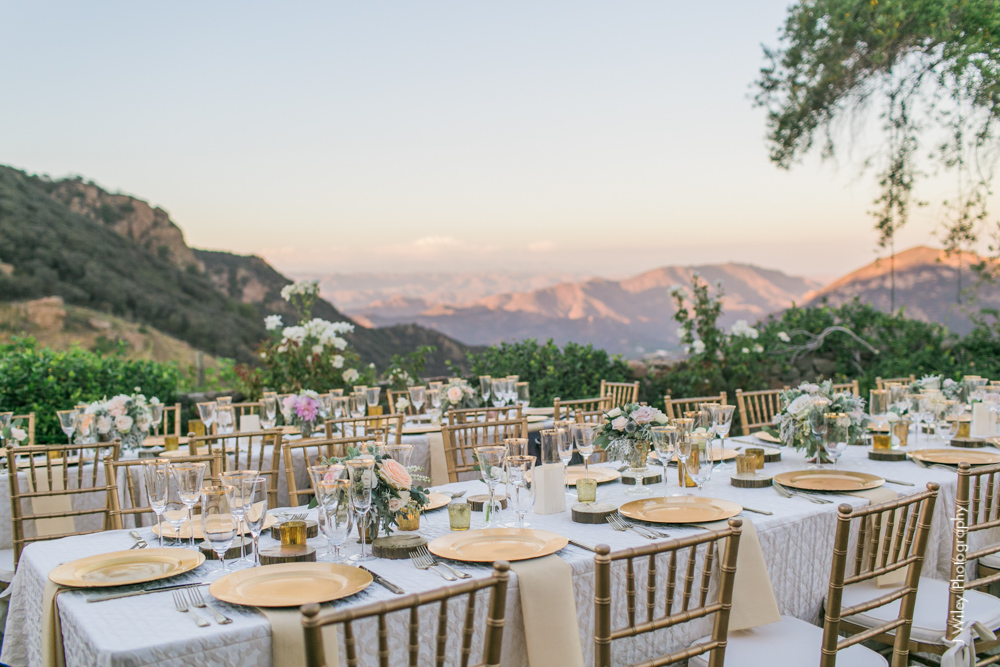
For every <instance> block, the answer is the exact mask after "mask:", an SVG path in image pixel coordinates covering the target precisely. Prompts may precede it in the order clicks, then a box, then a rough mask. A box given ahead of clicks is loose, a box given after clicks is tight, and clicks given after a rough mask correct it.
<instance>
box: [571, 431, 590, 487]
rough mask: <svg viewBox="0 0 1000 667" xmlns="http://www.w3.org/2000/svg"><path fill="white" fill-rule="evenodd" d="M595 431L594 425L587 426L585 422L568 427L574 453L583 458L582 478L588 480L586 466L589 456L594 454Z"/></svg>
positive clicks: (588, 472) (587, 468) (588, 473)
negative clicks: (574, 447) (576, 452)
mask: <svg viewBox="0 0 1000 667" xmlns="http://www.w3.org/2000/svg"><path fill="white" fill-rule="evenodd" d="M596 431H597V425H596V424H588V423H586V422H578V423H575V424H570V427H569V432H570V435H571V436H572V440H573V444H574V445H575V446H576V451H578V452H580V457H581V458H583V476H584V477H585V478H587V479H589V478H590V468H589V467H588V466H589V462H590V455H591V454H593V453H594V433H595V432H596Z"/></svg>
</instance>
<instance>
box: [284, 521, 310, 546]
mask: <svg viewBox="0 0 1000 667" xmlns="http://www.w3.org/2000/svg"><path fill="white" fill-rule="evenodd" d="M278 532H279V534H280V535H281V546H283V547H293V546H300V545H303V544H305V543H306V522H305V521H286V522H285V523H283V524H281V526H280V527H279V531H278Z"/></svg>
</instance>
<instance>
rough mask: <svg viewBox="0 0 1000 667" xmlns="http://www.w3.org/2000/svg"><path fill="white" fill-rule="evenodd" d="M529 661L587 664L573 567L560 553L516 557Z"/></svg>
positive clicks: (544, 665)
mask: <svg viewBox="0 0 1000 667" xmlns="http://www.w3.org/2000/svg"><path fill="white" fill-rule="evenodd" d="M510 569H512V570H513V571H514V573H515V574H516V575H517V587H518V590H519V591H520V594H521V614H522V616H523V617H524V637H525V644H526V648H527V652H528V664H529V665H532V666H533V667H548V666H549V665H560V666H561V667H583V649H582V647H581V646H580V630H579V621H578V620H577V617H576V599H575V598H574V597H573V570H572V569H571V568H570V566H569V563H567V562H566V561H564V560H563V559H562V558H560V557H559V556H555V555H552V556H545V557H544V558H532V559H531V560H522V561H516V562H514V563H511V564H510Z"/></svg>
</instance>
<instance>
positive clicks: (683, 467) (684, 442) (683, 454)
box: [657, 418, 694, 496]
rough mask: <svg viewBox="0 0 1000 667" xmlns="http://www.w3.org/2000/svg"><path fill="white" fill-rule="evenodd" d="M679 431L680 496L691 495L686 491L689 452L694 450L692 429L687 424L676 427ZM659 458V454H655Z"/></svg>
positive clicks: (685, 419) (688, 420) (687, 420)
mask: <svg viewBox="0 0 1000 667" xmlns="http://www.w3.org/2000/svg"><path fill="white" fill-rule="evenodd" d="M674 421H675V422H679V421H682V420H681V419H675V420H674ZM684 421H686V422H692V424H693V421H694V420H691V419H687V418H684ZM677 428H678V429H679V430H680V432H681V435H680V438H679V439H678V440H677V450H676V451H677V467H678V469H679V470H680V478H681V493H680V495H682V496H689V495H691V494H690V493H688V491H687V488H688V487H687V478H688V477H690V475H689V474H688V469H687V462H688V459H689V458H691V450H692V449H693V448H694V440H693V439H692V438H691V433H692V428H691V427H690V425H688V424H684V425H677ZM657 456H659V454H657Z"/></svg>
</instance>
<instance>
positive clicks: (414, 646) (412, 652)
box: [301, 561, 510, 667]
mask: <svg viewBox="0 0 1000 667" xmlns="http://www.w3.org/2000/svg"><path fill="white" fill-rule="evenodd" d="M509 569H510V565H509V564H508V563H507V561H497V562H496V563H493V576H492V577H490V578H486V579H471V580H467V581H464V582H462V583H460V584H454V585H451V586H445V587H443V588H438V589H436V590H433V591H429V592H426V593H416V594H412V595H407V596H405V597H400V598H395V599H393V600H386V601H385V602H376V603H373V604H368V605H364V606H360V607H348V608H346V609H331V610H329V611H325V612H322V613H321V612H320V608H319V605H317V604H309V605H304V606H303V607H302V610H301V611H302V626H303V628H304V632H305V638H306V665H308V667H324V666H325V665H326V656H325V655H324V647H323V627H325V626H328V625H337V624H342V625H343V626H344V651H345V654H346V655H345V658H346V660H347V667H357V665H358V664H359V663H358V653H357V646H356V643H357V642H356V639H355V636H354V628H353V625H352V624H353V623H354V622H356V621H360V620H363V619H369V618H377V619H378V628H379V632H378V664H379V667H389V666H390V665H393V666H396V665H402V664H403V661H402V660H401V659H396V660H393V659H392V658H391V657H390V656H391V654H390V652H389V633H388V632H387V630H386V628H387V627H388V626H387V621H386V616H388V615H389V614H391V613H393V612H399V611H403V610H409V612H410V613H409V623H408V635H407V636H408V637H409V638H410V641H409V643H408V644H407V650H408V653H409V661H408V662H407V664H408V665H409V667H417V666H418V665H426V664H430V661H429V660H426V659H425V660H423V661H421V660H420V642H419V641H417V638H418V637H420V614H419V610H420V608H421V607H423V606H426V605H431V604H436V605H439V606H440V609H439V610H438V611H437V612H436V614H435V615H436V616H437V619H438V625H437V633H436V637H437V642H436V643H435V653H434V655H435V662H434V664H436V665H443V664H445V657H446V653H445V652H446V650H447V642H448V635H449V631H450V630H451V628H449V624H448V621H449V614H448V601H449V600H451V599H452V598H458V597H462V596H464V597H466V598H467V602H466V605H467V606H466V611H465V613H464V614H463V617H464V627H463V632H462V634H461V641H462V649H461V650H462V664H463V665H467V664H468V658H469V655H470V654H471V652H472V636H473V635H474V634H475V630H476V623H477V622H476V613H475V605H476V596H477V593H479V592H480V591H483V590H486V589H489V591H490V601H489V609H487V618H486V623H485V625H486V636H485V638H484V640H483V651H482V654H481V655H482V660H481V661H480V662H479V663H477V664H476V665H475V667H500V664H501V642H502V640H503V627H504V623H505V622H506V618H505V616H506V604H507V580H508V578H509V576H510V575H509V574H508V572H507V571H508V570H509ZM331 667H333V666H331Z"/></svg>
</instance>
